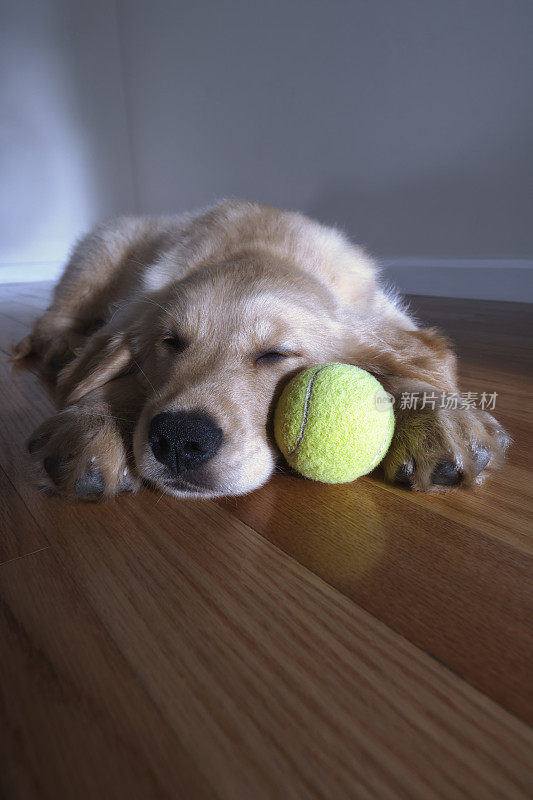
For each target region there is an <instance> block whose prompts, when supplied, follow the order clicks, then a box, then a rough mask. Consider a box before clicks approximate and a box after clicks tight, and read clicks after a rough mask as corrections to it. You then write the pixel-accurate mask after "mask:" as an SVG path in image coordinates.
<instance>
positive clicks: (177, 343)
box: [163, 333, 187, 353]
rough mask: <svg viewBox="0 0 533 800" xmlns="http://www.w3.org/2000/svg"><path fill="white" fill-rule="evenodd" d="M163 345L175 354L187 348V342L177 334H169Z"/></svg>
mask: <svg viewBox="0 0 533 800" xmlns="http://www.w3.org/2000/svg"><path fill="white" fill-rule="evenodd" d="M163 344H164V345H165V347H166V348H168V349H169V350H172V351H173V352H175V353H181V352H182V350H185V348H186V347H187V342H186V341H185V340H184V339H182V338H181V336H178V334H177V333H168V334H167V335H166V336H165V337H164V339H163Z"/></svg>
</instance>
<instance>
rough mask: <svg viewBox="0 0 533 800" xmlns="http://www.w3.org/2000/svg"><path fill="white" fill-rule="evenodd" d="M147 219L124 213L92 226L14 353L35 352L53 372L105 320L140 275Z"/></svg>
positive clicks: (151, 244) (147, 253) (147, 246)
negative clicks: (41, 312) (40, 312)
mask: <svg viewBox="0 0 533 800" xmlns="http://www.w3.org/2000/svg"><path fill="white" fill-rule="evenodd" d="M148 224H149V223H148V222H147V221H146V220H143V219H138V220H135V219H122V220H117V221H115V222H112V223H110V224H109V225H107V226H101V227H99V228H96V229H95V230H94V231H93V232H91V233H89V234H88V235H87V236H85V237H84V238H82V239H81V240H80V241H79V242H78V244H77V245H76V247H75V248H74V250H73V252H72V255H71V257H70V259H69V261H68V264H67V265H66V267H65V270H64V272H63V275H62V277H61V279H60V281H59V283H58V284H57V286H56V288H55V291H54V296H53V299H52V303H51V304H50V306H49V308H48V309H47V310H46V311H45V312H44V314H43V315H42V316H41V317H39V318H38V319H37V320H36V321H35V323H34V325H33V329H32V332H31V334H30V335H29V336H27V337H26V338H25V339H23V340H22V341H21V342H19V343H18V344H17V345H16V346H15V347H14V348H13V350H14V356H15V358H17V359H20V358H25V357H26V356H29V355H35V356H37V357H38V358H39V359H40V361H41V365H42V367H43V369H44V370H45V371H46V372H52V373H56V372H57V371H59V370H60V369H61V368H62V367H63V366H64V365H65V364H66V363H68V361H69V360H71V358H72V356H73V354H74V352H75V351H76V350H77V349H79V348H80V347H81V346H82V345H83V343H84V342H85V340H86V338H87V336H89V335H90V334H91V333H93V332H94V330H96V329H97V328H98V327H99V326H100V325H102V324H103V323H104V322H106V321H107V320H108V318H109V316H110V314H111V311H112V306H113V304H114V303H116V302H117V301H120V300H125V299H126V298H127V297H128V296H129V295H130V294H131V292H132V291H134V289H135V286H136V285H137V283H138V281H139V280H140V279H141V276H142V268H143V265H144V264H145V263H147V262H149V260H150V257H152V256H153V251H154V248H155V246H156V244H155V240H153V241H152V239H150V238H149V237H148V232H147V226H148Z"/></svg>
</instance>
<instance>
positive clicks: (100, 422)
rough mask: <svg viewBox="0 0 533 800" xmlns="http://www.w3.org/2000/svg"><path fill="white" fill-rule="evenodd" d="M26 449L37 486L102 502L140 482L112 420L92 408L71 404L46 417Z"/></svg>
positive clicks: (137, 486)
mask: <svg viewBox="0 0 533 800" xmlns="http://www.w3.org/2000/svg"><path fill="white" fill-rule="evenodd" d="M28 451H29V453H30V455H31V458H32V461H33V464H34V470H35V479H36V482H37V484H38V485H39V486H40V487H41V488H42V489H44V490H46V491H49V492H51V493H54V494H60V495H62V496H63V497H67V498H72V499H81V500H101V499H104V498H109V497H113V496H114V495H116V494H119V493H121V492H134V491H136V490H137V489H138V488H139V485H140V481H139V479H138V478H137V477H136V476H135V475H134V474H133V473H132V470H131V465H130V464H128V459H127V454H126V448H125V445H124V441H123V438H122V434H121V432H120V430H119V428H118V426H117V424H116V423H115V421H114V419H113V418H112V417H110V416H108V415H106V414H105V413H100V412H99V411H98V409H97V408H91V409H87V408H82V407H76V406H73V407H70V408H67V409H65V410H64V411H61V412H60V413H59V414H56V415H55V416H53V417H51V418H50V419H48V420H47V421H46V422H44V423H43V424H42V425H41V426H40V427H39V428H38V429H37V430H36V431H34V433H33V434H32V436H31V437H30V439H29V441H28Z"/></svg>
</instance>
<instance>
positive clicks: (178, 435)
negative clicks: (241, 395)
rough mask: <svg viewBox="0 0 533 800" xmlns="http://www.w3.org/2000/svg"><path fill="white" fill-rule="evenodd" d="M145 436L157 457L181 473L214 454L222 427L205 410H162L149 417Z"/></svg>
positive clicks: (197, 465)
mask: <svg viewBox="0 0 533 800" xmlns="http://www.w3.org/2000/svg"><path fill="white" fill-rule="evenodd" d="M148 439H149V441H150V446H151V448H152V452H153V454H154V456H155V457H156V458H157V460H158V461H160V462H161V464H164V465H165V466H166V467H168V468H169V469H170V470H171V471H172V472H173V473H174V474H175V475H181V474H183V473H184V472H187V470H189V469H196V467H199V466H200V465H201V464H203V463H204V462H205V461H208V459H210V458H212V456H214V455H215V453H216V451H217V450H218V448H219V447H220V443H221V441H222V430H221V429H220V428H219V427H218V425H217V424H216V422H215V421H214V420H213V419H211V417H210V416H209V415H208V414H206V413H205V412H200V411H198V412H196V411H187V412H183V413H177V414H173V413H172V412H171V411H163V412H162V413H161V414H157V416H155V417H154V418H153V419H152V421H151V423H150V430H149V431H148Z"/></svg>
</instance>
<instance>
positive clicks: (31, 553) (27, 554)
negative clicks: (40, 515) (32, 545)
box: [0, 529, 51, 569]
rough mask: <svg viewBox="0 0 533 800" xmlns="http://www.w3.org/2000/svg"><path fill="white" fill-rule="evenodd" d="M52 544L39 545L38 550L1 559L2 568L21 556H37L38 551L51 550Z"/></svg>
mask: <svg viewBox="0 0 533 800" xmlns="http://www.w3.org/2000/svg"><path fill="white" fill-rule="evenodd" d="M39 530H40V529H39ZM50 549H51V548H50V545H49V544H47V545H46V546H45V547H39V548H38V549H37V550H32V551H31V552H30V553H22V555H20V556H14V557H13V558H8V559H7V561H0V569H2V567H7V565H8V564H13V562H14V561H20V560H21V558H28V557H29V556H35V555H37V553H42V552H43V551H44V550H50Z"/></svg>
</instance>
